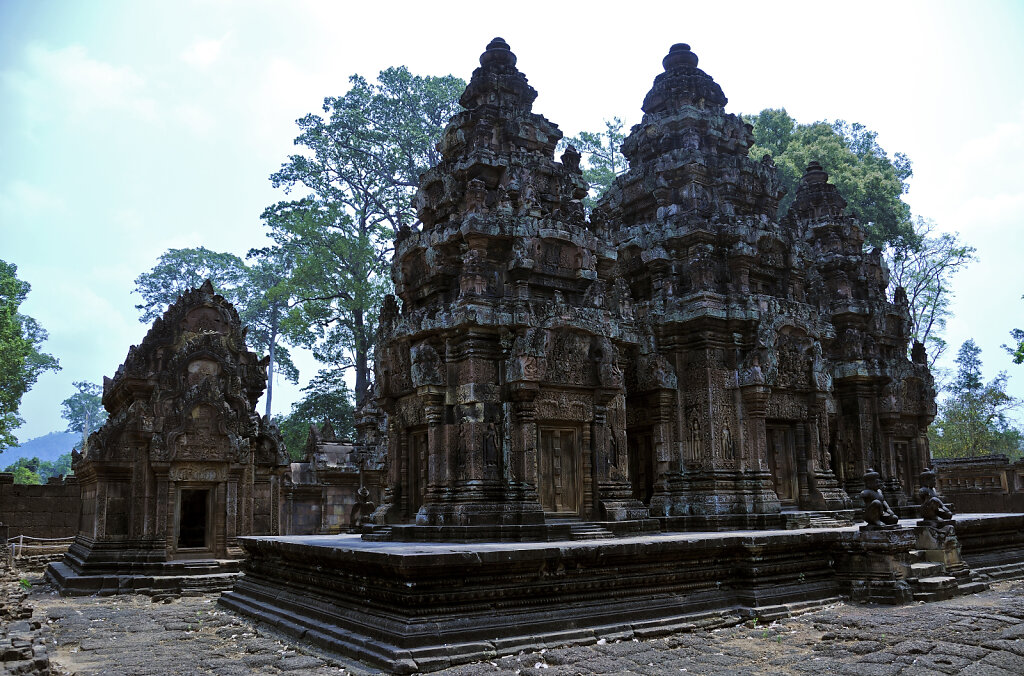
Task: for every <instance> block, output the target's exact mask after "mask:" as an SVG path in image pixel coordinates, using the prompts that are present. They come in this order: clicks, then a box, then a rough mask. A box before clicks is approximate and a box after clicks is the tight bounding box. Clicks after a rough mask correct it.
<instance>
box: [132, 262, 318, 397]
mask: <svg viewBox="0 0 1024 676" xmlns="http://www.w3.org/2000/svg"><path fill="white" fill-rule="evenodd" d="M248 257H249V258H251V259H252V260H253V265H251V266H248V265H246V264H245V262H244V261H243V260H242V259H241V258H239V257H238V256H235V255H234V254H230V253H224V252H220V251H211V250H209V249H206V248H204V247H198V248H194V249H168V250H167V251H165V252H164V253H163V254H161V255H160V258H159V259H158V260H157V264H156V265H155V266H153V269H152V270H150V271H149V272H144V273H142V274H141V275H139V276H138V277H137V278H136V279H135V292H136V293H138V294H139V295H140V296H142V298H143V303H140V304H139V305H136V306H135V308H136V309H137V310H140V311H141V312H142V315H141V317H140V319H139V321H141V322H143V323H146V324H148V323H150V322H152V321H153V320H155V319H156V318H157V317H160V316H162V315H163V313H164V312H166V311H167V308H168V307H170V306H171V305H172V304H173V303H174V302H175V301H176V300H177V299H178V297H179V296H180V295H181V294H183V293H185V292H186V291H189V290H191V289H194V288H196V287H198V286H201V285H202V283H203V282H204V281H206V280H207V279H209V280H210V281H211V283H213V286H214V289H215V290H216V291H217V293H219V294H220V295H222V296H224V297H225V298H226V299H228V301H230V302H231V303H232V304H234V306H235V309H236V310H237V311H238V316H239V319H240V320H241V321H242V324H243V326H246V327H248V329H249V330H248V332H247V333H246V343H247V344H248V346H249V347H250V348H251V349H253V350H255V351H257V352H268V353H269V356H270V364H269V366H268V376H267V408H266V414H267V415H270V406H271V403H272V397H273V376H274V372H275V368H276V369H278V370H279V371H280V373H281V375H283V376H284V377H285V379H286V380H288V381H289V382H292V383H297V382H298V380H299V371H298V369H297V368H296V367H295V364H294V363H293V362H292V359H291V354H290V353H289V351H288V349H287V348H286V347H285V346H284V345H283V341H284V339H285V334H284V332H283V331H282V329H281V322H282V320H283V318H284V317H286V316H287V315H288V312H289V299H290V296H289V293H290V291H289V289H290V286H289V284H288V279H287V278H288V267H289V265H290V261H289V260H288V258H287V257H286V256H284V254H283V253H282V252H281V251H279V250H278V249H274V248H267V249H253V250H250V251H249V256H248Z"/></svg>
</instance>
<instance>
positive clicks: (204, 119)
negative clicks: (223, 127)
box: [174, 103, 214, 134]
mask: <svg viewBox="0 0 1024 676" xmlns="http://www.w3.org/2000/svg"><path fill="white" fill-rule="evenodd" d="M174 117H175V119H176V120H177V121H178V122H180V123H181V124H182V126H184V127H185V128H186V129H189V130H190V131H192V132H194V133H197V134H206V133H207V132H209V131H210V130H211V129H212V128H213V123H214V118H213V116H212V115H210V113H209V112H208V111H207V110H206V109H205V108H203V107H202V106H197V105H195V104H194V103H179V104H178V105H176V106H174Z"/></svg>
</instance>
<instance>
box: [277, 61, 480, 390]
mask: <svg viewBox="0 0 1024 676" xmlns="http://www.w3.org/2000/svg"><path fill="white" fill-rule="evenodd" d="M350 81H351V84H352V86H351V88H350V89H349V91H348V92H347V93H346V94H345V95H344V96H340V97H328V98H326V99H324V105H323V111H324V115H323V116H321V115H317V114H310V115H306V116H305V117H303V118H302V119H300V120H299V121H298V125H299V129H300V134H299V136H298V137H297V138H296V139H295V144H296V145H298V146H301V147H302V148H303V149H304V152H303V153H300V154H295V155H292V156H290V157H289V158H288V161H287V162H286V163H284V164H283V165H282V167H281V169H280V171H278V172H276V173H274V174H272V175H271V177H270V178H271V182H272V183H273V185H274V187H275V188H278V187H279V188H283V189H284V190H285V192H286V193H288V192H291V191H292V190H303V191H304V192H305V193H306V194H305V196H303V197H302V198H300V199H298V200H294V201H288V202H280V203H278V204H276V205H273V206H271V207H269V208H267V209H266V211H264V213H263V219H264V221H265V223H266V225H267V227H268V228H269V229H270V237H271V238H272V239H273V240H274V241H275V242H276V243H277V244H278V246H280V247H281V248H282V249H283V250H284V251H285V252H286V253H287V255H289V256H291V257H292V260H293V261H294V266H293V268H292V282H291V288H292V292H293V293H294V295H295V299H296V301H297V303H298V304H299V307H300V308H301V309H300V312H299V313H298V315H297V317H300V318H301V320H300V321H304V322H306V323H307V325H310V326H312V327H313V330H312V331H310V332H308V333H307V334H305V339H306V341H307V344H310V345H313V344H314V343H315V345H313V346H314V355H315V356H316V357H317V358H318V359H319V360H321V361H323V362H326V363H332V364H340V365H341V366H342V367H343V368H353V369H354V370H355V375H356V377H355V384H356V397H357V398H360V399H361V398H362V397H363V396H365V395H366V393H367V391H368V388H369V383H370V363H369V355H370V354H371V353H372V350H373V338H374V334H375V331H376V321H377V309H378V307H379V305H380V302H381V300H382V298H383V296H384V294H385V293H386V291H387V290H388V289H390V284H391V282H390V279H389V277H388V268H389V263H390V255H391V249H392V242H393V239H394V237H395V235H396V234H397V232H398V231H399V230H400V229H402V228H405V227H412V226H414V225H416V213H415V210H414V209H413V206H412V204H411V199H410V198H411V197H412V195H413V194H414V192H415V189H416V186H417V184H418V181H419V175H420V174H421V173H422V172H423V171H424V170H425V169H426V168H428V167H430V166H431V165H433V164H436V163H437V162H438V161H439V160H440V155H439V152H438V150H437V145H438V142H439V141H440V138H441V133H442V131H443V128H444V125H445V124H446V123H447V122H448V120H449V119H450V118H451V116H452V115H453V114H454V113H456V112H457V111H458V110H459V104H458V97H459V95H460V94H461V92H462V90H463V89H464V88H465V82H464V81H462V80H460V79H458V78H455V77H452V76H447V77H420V76H414V75H412V74H411V73H409V71H408V70H407V69H406V68H404V67H402V68H389V69H387V70H385V71H382V72H381V73H380V75H379V76H378V78H377V81H376V82H369V81H367V80H366V79H365V78H363V77H361V76H358V75H354V76H352V78H350Z"/></svg>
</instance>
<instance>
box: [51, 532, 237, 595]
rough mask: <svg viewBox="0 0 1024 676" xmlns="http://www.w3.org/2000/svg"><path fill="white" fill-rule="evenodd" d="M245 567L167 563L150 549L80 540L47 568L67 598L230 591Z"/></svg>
mask: <svg viewBox="0 0 1024 676" xmlns="http://www.w3.org/2000/svg"><path fill="white" fill-rule="evenodd" d="M136 544H137V543H136ZM241 567H242V561H241V558H237V559H235V558H232V559H212V558H205V559H180V560H172V561H167V560H166V555H164V554H163V552H160V551H157V550H155V549H153V548H151V547H149V548H147V547H144V546H138V547H131V548H129V547H125V546H124V543H123V542H120V543H119V542H96V541H92V540H89V539H87V538H82V537H81V536H79V537H78V538H76V540H75V542H74V543H73V544H72V545H71V548H70V549H69V550H68V553H67V554H66V555H65V556H64V559H63V560H62V561H58V562H55V563H51V564H50V565H49V566H47V568H46V579H47V580H49V581H50V582H53V583H54V584H55V585H56V586H57V588H58V589H59V590H60V593H61V594H62V595H64V596H89V595H92V594H100V595H108V594H163V593H171V594H190V593H208V592H216V591H224V590H227V589H231V586H232V585H233V584H234V583H235V580H237V579H238V577H239V575H241Z"/></svg>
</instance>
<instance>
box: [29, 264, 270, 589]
mask: <svg viewBox="0 0 1024 676" xmlns="http://www.w3.org/2000/svg"><path fill="white" fill-rule="evenodd" d="M266 383H267V368H266V360H263V361H261V360H259V359H258V358H257V356H256V355H255V354H254V353H253V352H251V351H249V350H247V349H246V346H245V336H244V333H243V330H242V327H241V324H240V322H239V319H238V313H237V312H236V311H235V309H234V308H233V307H232V306H231V304H230V303H229V302H228V301H226V300H225V299H224V298H223V297H222V296H219V295H216V294H215V293H214V290H213V286H212V285H211V284H210V282H209V281H207V282H206V283H205V284H203V285H202V287H200V288H198V289H193V290H192V291H189V292H186V293H185V294H184V295H182V296H181V297H180V298H179V299H178V300H177V302H175V303H174V304H173V305H172V306H171V307H170V308H169V309H168V310H167V312H166V313H164V316H163V317H162V318H160V319H157V320H156V322H155V323H154V324H153V327H152V328H151V329H150V331H149V333H147V334H146V337H145V338H144V339H143V341H142V343H141V344H140V345H138V346H133V347H132V348H131V349H130V350H129V351H128V357H127V359H125V362H124V364H122V365H121V367H120V368H118V370H117V373H116V374H115V375H114V377H113V378H104V381H103V405H104V407H105V408H106V409H107V411H108V412H109V414H110V416H109V418H108V420H107V422H106V423H105V424H104V425H103V427H101V428H100V429H99V430H97V431H96V432H94V433H93V434H92V435H91V436H90V437H89V443H88V447H87V450H86V452H85V453H83V454H81V455H79V454H77V453H75V454H74V456H73V463H74V470H75V475H76V476H77V477H78V478H79V481H80V484H81V492H82V510H81V523H80V525H79V532H78V535H77V537H76V539H75V542H74V544H72V545H71V548H70V550H69V552H68V554H67V555H66V556H65V558H64V561H62V562H59V563H54V564H51V565H50V567H49V569H48V570H47V576H48V577H49V578H50V579H51V580H53V581H54V582H56V584H57V585H58V586H59V587H60V589H61V592H62V593H65V594H93V593H116V592H124V591H132V592H138V591H145V592H149V593H160V592H162V591H173V592H181V591H186V590H202V589H223V588H228V587H230V586H231V583H232V582H233V581H234V578H235V577H237V575H238V571H239V568H240V563H241V559H242V557H243V551H242V549H241V547H240V546H239V541H238V538H239V537H240V536H243V535H257V534H265V535H272V534H277V533H279V532H280V527H279V524H280V514H279V506H280V504H281V497H280V493H281V483H282V475H283V474H284V472H285V470H286V469H287V467H288V465H287V463H288V457H287V454H286V452H285V449H284V444H283V442H282V440H281V436H280V434H279V433H278V431H277V428H276V427H274V426H272V425H269V424H268V423H267V422H265V421H264V420H261V419H260V417H259V415H258V414H257V413H256V411H255V408H256V402H257V401H258V400H259V398H260V396H261V395H262V394H263V390H264V389H265V388H266Z"/></svg>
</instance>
